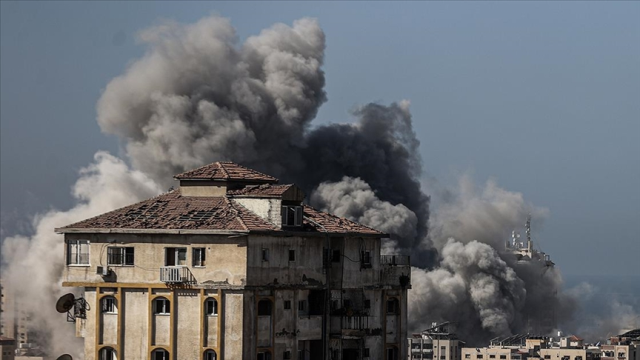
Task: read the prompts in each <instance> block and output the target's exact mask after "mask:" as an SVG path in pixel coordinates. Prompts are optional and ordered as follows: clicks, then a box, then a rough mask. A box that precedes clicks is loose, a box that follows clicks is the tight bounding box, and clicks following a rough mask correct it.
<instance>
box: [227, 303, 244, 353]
mask: <svg viewBox="0 0 640 360" xmlns="http://www.w3.org/2000/svg"><path fill="white" fill-rule="evenodd" d="M223 301H224V359H242V358H243V353H242V348H243V324H244V319H245V317H244V314H243V301H244V299H243V294H242V293H230V292H227V293H225V295H224V300H223Z"/></svg>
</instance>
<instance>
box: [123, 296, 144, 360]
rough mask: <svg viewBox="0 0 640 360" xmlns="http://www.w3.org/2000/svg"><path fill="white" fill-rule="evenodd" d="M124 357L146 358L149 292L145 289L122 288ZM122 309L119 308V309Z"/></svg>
mask: <svg viewBox="0 0 640 360" xmlns="http://www.w3.org/2000/svg"><path fill="white" fill-rule="evenodd" d="M122 303H123V304H124V306H123V307H121V308H124V314H122V315H123V319H124V327H123V338H122V341H123V350H124V355H125V356H124V358H125V359H134V360H135V359H146V358H147V357H148V355H147V349H148V346H149V341H148V335H147V333H148V327H149V292H148V291H147V290H146V289H145V290H142V289H123V301H122ZM119 310H120V311H122V310H121V309H119Z"/></svg>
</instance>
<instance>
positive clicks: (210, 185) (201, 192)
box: [180, 180, 227, 197]
mask: <svg viewBox="0 0 640 360" xmlns="http://www.w3.org/2000/svg"><path fill="white" fill-rule="evenodd" d="M180 194H181V195H182V196H214V197H222V196H225V195H226V194H227V184H226V182H225V183H221V182H214V181H201V180H195V181H194V180H188V181H180Z"/></svg>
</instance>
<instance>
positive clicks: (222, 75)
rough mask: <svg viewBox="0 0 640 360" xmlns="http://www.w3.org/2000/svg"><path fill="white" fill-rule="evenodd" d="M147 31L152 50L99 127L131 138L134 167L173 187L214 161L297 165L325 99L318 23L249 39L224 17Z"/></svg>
mask: <svg viewBox="0 0 640 360" xmlns="http://www.w3.org/2000/svg"><path fill="white" fill-rule="evenodd" d="M140 38H141V40H142V41H143V42H144V43H146V44H148V46H149V50H148V51H147V53H146V54H145V56H144V57H142V58H141V59H139V60H137V61H135V62H134V63H133V64H132V65H131V66H130V67H129V69H127V71H126V72H125V74H123V75H121V76H119V77H117V78H115V79H113V80H112V81H111V82H110V83H109V85H107V88H106V90H105V92H104V94H103V96H102V97H101V98H100V101H99V103H98V124H100V127H101V128H102V130H103V131H104V132H107V133H110V134H116V135H118V136H119V137H121V138H122V139H124V140H125V141H126V149H127V154H128V156H129V157H130V159H131V161H132V164H133V166H134V167H135V168H136V169H140V170H142V171H144V172H145V173H147V174H150V175H151V176H153V177H154V178H155V179H156V180H157V181H159V182H161V183H163V184H165V185H168V183H167V180H170V179H171V177H172V176H173V175H174V174H177V173H180V172H183V171H185V170H188V169H192V168H195V167H198V166H201V165H203V164H206V163H209V162H211V161H212V159H215V160H229V159H233V160H234V161H236V162H239V163H242V164H243V165H245V166H253V165H255V164H271V163H274V159H281V160H282V161H283V162H285V161H288V162H289V163H296V162H298V160H297V159H296V158H295V155H296V153H297V152H292V151H289V148H290V147H291V146H292V145H295V144H299V143H300V142H301V140H302V139H303V132H304V130H305V128H306V125H307V124H308V123H309V122H310V121H311V120H312V119H313V117H314V116H315V114H316V112H317V110H318V107H319V106H320V104H322V103H323V102H324V101H325V93H324V91H323V87H324V73H323V72H322V70H321V69H320V67H321V65H322V62H323V56H324V46H325V43H324V33H323V32H322V30H321V29H320V27H319V25H318V23H317V22H316V21H315V20H313V19H301V20H298V21H295V22H294V24H293V27H289V26H287V25H284V24H276V25H274V26H273V27H271V28H270V29H267V30H264V31H262V33H261V34H260V35H257V36H253V37H250V38H248V39H247V40H246V42H245V43H244V44H242V45H241V46H239V45H238V44H237V37H236V35H235V31H234V29H233V27H232V26H231V24H230V22H229V21H228V20H227V19H224V18H220V17H217V16H212V17H207V18H204V19H202V20H200V21H198V22H196V23H195V24H190V25H180V24H177V23H173V22H167V23H165V24H163V25H160V26H156V27H153V28H150V29H147V30H145V31H143V32H142V33H141V36H140ZM262 170H267V171H269V173H272V174H274V175H279V173H281V172H282V169H281V168H280V167H277V166H273V168H270V169H262Z"/></svg>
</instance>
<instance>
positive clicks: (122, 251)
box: [107, 246, 136, 266]
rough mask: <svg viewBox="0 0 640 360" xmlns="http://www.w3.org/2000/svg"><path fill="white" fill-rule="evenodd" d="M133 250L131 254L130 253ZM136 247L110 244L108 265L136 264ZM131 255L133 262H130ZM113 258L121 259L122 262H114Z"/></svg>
mask: <svg viewBox="0 0 640 360" xmlns="http://www.w3.org/2000/svg"><path fill="white" fill-rule="evenodd" d="M129 250H131V254H129V253H128V252H129ZM135 255H136V253H135V247H133V246H109V247H107V265H108V266H135ZM129 257H131V259H130V260H131V263H128V261H127V260H129ZM113 258H116V259H119V260H120V262H119V263H117V262H112V260H114V259H113Z"/></svg>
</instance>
